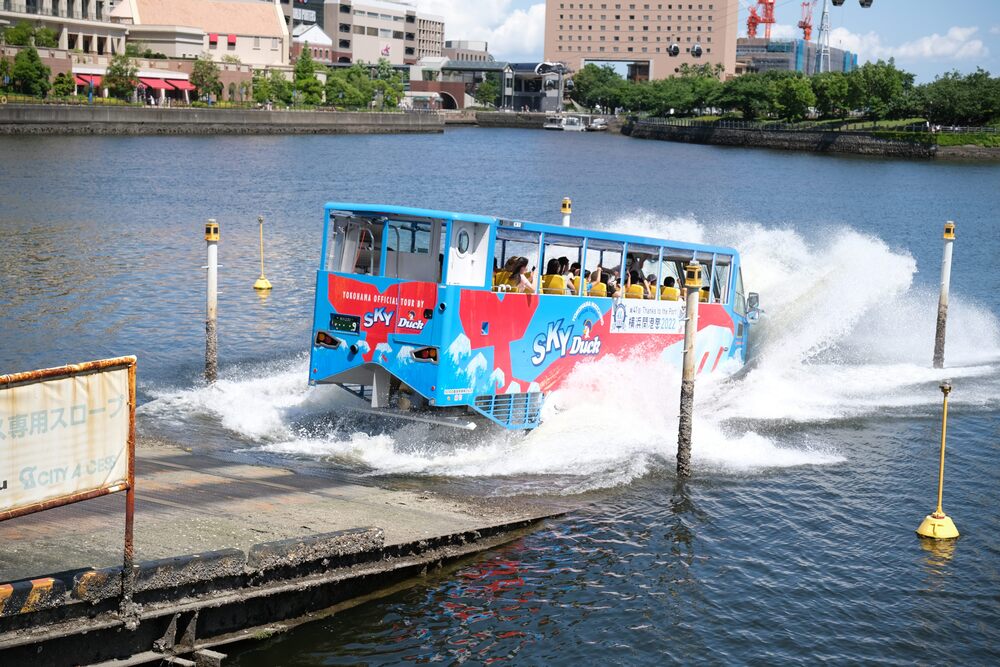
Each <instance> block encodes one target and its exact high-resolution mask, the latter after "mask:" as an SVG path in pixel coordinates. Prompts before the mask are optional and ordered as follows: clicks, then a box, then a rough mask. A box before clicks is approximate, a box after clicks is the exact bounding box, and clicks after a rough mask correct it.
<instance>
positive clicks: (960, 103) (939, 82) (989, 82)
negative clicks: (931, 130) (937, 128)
mask: <svg viewBox="0 0 1000 667" xmlns="http://www.w3.org/2000/svg"><path fill="white" fill-rule="evenodd" d="M919 94H920V101H921V103H922V108H923V113H924V114H925V115H926V117H927V119H928V120H929V121H931V122H933V123H936V124H944V125H984V124H986V123H989V122H990V121H992V120H994V119H997V118H1000V78H993V77H991V76H990V73H989V72H987V71H985V70H983V69H977V70H976V71H975V72H973V73H971V74H968V75H965V76H963V75H961V74H959V73H958V72H949V73H947V74H943V75H941V76H939V77H937V78H936V79H934V81H933V82H931V83H929V84H926V85H924V86H921V87H920V89H919Z"/></svg>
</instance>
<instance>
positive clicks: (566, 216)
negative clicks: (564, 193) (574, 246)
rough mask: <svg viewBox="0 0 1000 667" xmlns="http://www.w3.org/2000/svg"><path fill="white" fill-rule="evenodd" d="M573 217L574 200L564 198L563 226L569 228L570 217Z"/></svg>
mask: <svg viewBox="0 0 1000 667" xmlns="http://www.w3.org/2000/svg"><path fill="white" fill-rule="evenodd" d="M571 215H573V200H572V199H570V198H569V197H563V200H562V217H563V219H562V226H563V227H569V222H570V216H571Z"/></svg>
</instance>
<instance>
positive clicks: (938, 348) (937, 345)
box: [934, 220, 955, 368]
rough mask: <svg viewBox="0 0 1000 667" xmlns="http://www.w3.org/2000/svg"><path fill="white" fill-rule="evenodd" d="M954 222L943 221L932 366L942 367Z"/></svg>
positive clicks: (953, 241) (953, 242)
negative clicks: (939, 284)
mask: <svg viewBox="0 0 1000 667" xmlns="http://www.w3.org/2000/svg"><path fill="white" fill-rule="evenodd" d="M954 244H955V223H954V222H952V221H951V220H949V221H948V222H946V223H944V258H943V259H942V260H941V295H940V296H939V297H938V314H937V333H936V334H935V335H934V368H944V334H945V329H947V327H948V291H949V289H950V287H951V250H952V246H953V245H954Z"/></svg>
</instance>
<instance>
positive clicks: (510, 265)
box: [493, 255, 528, 292]
mask: <svg viewBox="0 0 1000 667" xmlns="http://www.w3.org/2000/svg"><path fill="white" fill-rule="evenodd" d="M520 259H521V258H520V257H518V256H517V255H513V256H512V257H508V258H507V261H506V262H505V263H504V265H503V268H502V269H500V270H499V271H497V273H496V275H495V276H494V277H493V289H494V290H496V291H497V292H510V291H513V290H515V289H517V281H516V280H515V279H514V267H515V266H517V262H518V260H520ZM524 262H525V264H527V262H528V260H524Z"/></svg>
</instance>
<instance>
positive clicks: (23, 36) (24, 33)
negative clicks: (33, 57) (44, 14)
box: [3, 21, 35, 46]
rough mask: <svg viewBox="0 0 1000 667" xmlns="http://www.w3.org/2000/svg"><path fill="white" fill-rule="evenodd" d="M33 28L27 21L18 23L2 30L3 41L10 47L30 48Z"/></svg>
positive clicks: (33, 33)
mask: <svg viewBox="0 0 1000 667" xmlns="http://www.w3.org/2000/svg"><path fill="white" fill-rule="evenodd" d="M34 36H35V28H34V27H33V26H32V25H31V24H30V23H28V22H27V21H18V22H17V23H15V24H14V25H12V26H8V27H6V28H4V31H3V39H4V42H6V43H7V44H8V45H10V46H31V40H32V38H33V37H34Z"/></svg>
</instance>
